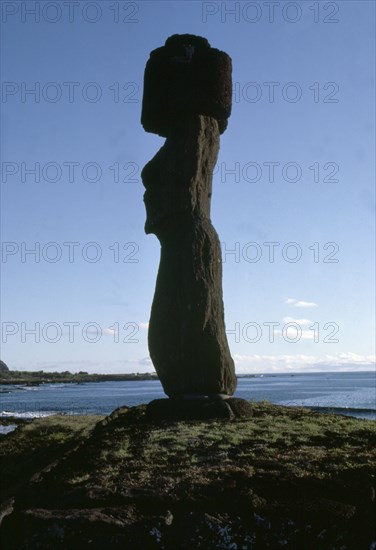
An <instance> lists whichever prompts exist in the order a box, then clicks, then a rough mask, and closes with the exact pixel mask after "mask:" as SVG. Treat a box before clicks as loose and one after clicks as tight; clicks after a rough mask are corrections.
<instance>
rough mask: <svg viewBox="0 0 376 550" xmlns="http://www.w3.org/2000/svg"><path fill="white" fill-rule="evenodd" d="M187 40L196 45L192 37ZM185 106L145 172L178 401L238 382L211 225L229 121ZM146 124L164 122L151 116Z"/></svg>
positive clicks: (153, 338)
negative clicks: (223, 126) (221, 140)
mask: <svg viewBox="0 0 376 550" xmlns="http://www.w3.org/2000/svg"><path fill="white" fill-rule="evenodd" d="M183 36H184V37H186V36H188V37H189V41H190V43H191V42H192V41H193V40H192V37H191V35H183ZM172 38H174V40H175V41H176V40H177V39H176V38H175V37H172ZM193 38H194V37H193ZM169 40H170V39H169ZM199 40H201V41H203V42H202V43H203V46H202V49H203V50H205V49H209V51H210V48H209V47H208V46H206V45H205V44H206V41H205V39H199ZM168 42H169V41H167V43H166V44H168ZM199 43H200V44H201V42H199ZM200 47H201V46H200ZM162 50H163V48H162ZM156 51H157V52H158V51H159V50H156ZM217 51H218V50H215V52H217ZM175 53H176V52H175ZM220 53H221V52H220ZM194 55H198V54H194ZM224 55H226V54H224ZM160 57H162V58H163V56H162V55H160ZM204 57H205V56H204ZM208 58H210V56H207V55H206V57H205V59H208ZM158 59H159V57H158ZM152 60H153V55H152V56H151V60H150V61H149V63H148V67H147V69H146V73H151V72H152V69H153V65H152ZM208 71H209V72H210V67H208ZM174 74H175V73H174V72H172V73H171V79H172V80H173V78H174ZM230 81H231V73H230ZM167 84H168V82H167V83H166V82H165V83H164V86H165V88H166V89H167V88H168V86H167ZM150 86H151V84H150V80H147V79H146V78H145V91H144V103H143V106H145V104H146V103H147V101H148V100H147V101H145V97H151V95H152V92H153V89H148V87H150ZM230 87H231V86H230ZM188 99H189V97H188ZM208 99H210V95H208ZM178 104H179V101H178V99H177V101H176V103H175V107H174V109H176V116H175V117H174V118H173V122H171V121H170V122H169V121H166V124H167V126H166V128H167V127H168V131H166V134H167V139H166V142H165V144H164V145H163V147H162V148H161V149H160V150H159V151H158V152H157V154H156V155H155V157H154V158H153V159H152V160H151V161H150V162H149V163H148V164H146V166H145V167H144V169H143V171H142V180H143V183H144V185H145V188H146V192H145V195H144V201H145V206H146V213H147V219H146V224H145V231H146V233H154V234H155V235H156V236H157V237H158V239H159V241H160V243H161V260H160V266H159V271H158V277H157V283H156V289H155V295H154V300H153V305H152V310H151V317H150V324H149V334H148V341H149V351H150V357H151V359H152V362H153V364H154V366H155V369H156V371H157V373H158V376H159V378H160V380H161V383H162V385H163V387H164V390H165V392H166V393H167V395H169V396H170V397H192V396H197V395H218V394H225V395H232V393H233V392H234V391H235V388H236V376H235V369H234V362H233V359H232V358H231V355H230V350H229V347H228V343H227V337H226V332H225V324H224V309H223V300H222V262H221V249H220V243H219V239H218V235H217V233H216V231H215V229H214V227H213V226H212V224H211V221H210V200H211V193H212V174H213V168H214V166H215V163H216V160H217V156H218V150H219V136H220V128H219V124H220V123H221V120H222V119H221V120H220V121H218V120H217V118H215V116H204V114H203V113H202V112H200V109H199V112H197V111H195V109H193V111H192V112H189V110H183V111H180V110H179V108H178V107H177V105H178ZM230 106H231V104H230ZM195 108H196V106H195ZM143 120H144V121H145V120H148V121H150V120H153V121H155V120H157V119H156V118H153V117H151V118H150V112H149V113H148V115H147V116H146V115H145V114H144V112H143ZM222 123H223V120H222ZM146 125H147V124H146V123H145V124H144V126H145V127H146ZM158 128H159V133H161V130H160V126H158ZM151 131H155V130H151ZM162 131H163V132H164V129H163V130H162Z"/></svg>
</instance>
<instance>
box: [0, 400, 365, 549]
mask: <svg viewBox="0 0 376 550" xmlns="http://www.w3.org/2000/svg"><path fill="white" fill-rule="evenodd" d="M252 409H253V410H252V417H251V418H248V419H241V418H237V419H234V420H232V421H228V420H206V421H180V422H167V421H158V422H157V421H155V422H153V421H151V420H150V419H149V418H148V417H147V415H146V407H145V406H138V407H134V408H131V409H127V408H123V409H118V410H116V411H114V413H112V415H110V416H109V417H107V418H104V419H99V418H95V417H49V418H45V419H40V420H37V421H34V422H33V423H32V424H30V425H27V426H23V427H20V428H18V429H17V430H16V432H14V433H13V434H9V435H7V436H4V437H3V438H2V440H1V447H2V450H1V461H2V462H1V466H2V471H3V472H5V475H6V477H7V479H6V481H7V483H6V484H7V489H6V491H5V493H3V501H5V504H4V506H5V508H4V509H5V513H6V514H7V515H6V517H5V519H4V521H3V524H2V529H1V533H2V540H3V542H4V544H5V546H4V547H5V548H33V549H34V548H49V547H54V548H76V547H80V548H86V546H87V547H88V548H120V547H121V548H130V549H132V550H133V549H135V548H171V549H172V548H174V549H177V548H179V549H180V548H189V549H192V548H205V549H207V548H226V549H232V550H235V549H238V548H239V549H243V548H244V549H248V548H249V549H264V548H273V549H274V548H294V549H295V548H296V549H299V550H302V549H303V548H304V549H307V550H309V549H315V550H317V549H329V548H330V549H338V550H339V549H341V550H345V549H352V548H354V550H355V549H356V550H361V549H362V548H364V549H366V548H367V550H369V548H370V545H371V543H372V541H373V540H374V539H375V534H374V532H373V523H372V519H373V518H372V512H373V505H374V498H375V496H374V485H373V483H374V471H373V468H374V464H375V459H376V445H375V443H376V423H375V422H373V421H367V420H358V419H354V418H350V417H341V416H335V415H324V414H319V413H314V412H311V411H307V410H304V409H296V408H289V407H280V406H274V405H270V404H268V403H253V404H252Z"/></svg>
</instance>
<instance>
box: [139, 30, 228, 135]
mask: <svg viewBox="0 0 376 550" xmlns="http://www.w3.org/2000/svg"><path fill="white" fill-rule="evenodd" d="M231 72H232V63H231V58H230V57H229V56H228V55H227V54H226V53H225V52H221V51H220V50H217V49H215V48H211V47H210V44H209V42H208V41H207V40H206V38H202V37H201V36H195V35H192V34H181V35H178V34H174V35H173V36H170V38H168V39H167V40H166V44H165V46H163V47H162V48H157V49H156V50H154V51H152V52H151V54H150V59H149V61H148V62H147V64H146V69H145V76H144V95H143V100H142V115H141V122H142V125H143V127H144V129H145V130H146V131H147V132H153V133H155V134H159V135H161V136H164V137H166V136H167V135H168V134H169V131H170V129H171V127H172V126H174V124H175V122H177V121H179V120H180V118H181V117H184V116H187V115H192V114H201V115H207V116H210V117H213V118H215V119H216V120H217V121H218V124H219V130H220V132H221V133H222V132H224V130H225V129H226V127H227V119H228V117H229V116H230V114H231V101H232V78H231Z"/></svg>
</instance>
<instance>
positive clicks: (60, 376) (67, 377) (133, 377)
mask: <svg viewBox="0 0 376 550" xmlns="http://www.w3.org/2000/svg"><path fill="white" fill-rule="evenodd" d="M140 380H141V381H142V380H158V376H157V374H156V373H153V372H146V373H130V374H89V373H87V372H83V371H81V372H77V373H71V372H68V371H65V372H44V371H35V372H29V371H11V370H10V371H8V372H7V373H4V372H2V373H1V375H0V384H3V385H14V384H21V385H26V386H39V385H40V384H85V383H88V382H132V381H140Z"/></svg>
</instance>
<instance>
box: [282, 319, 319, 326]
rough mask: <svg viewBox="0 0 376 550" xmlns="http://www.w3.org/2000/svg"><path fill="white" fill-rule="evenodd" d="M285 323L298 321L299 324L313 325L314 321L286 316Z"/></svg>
mask: <svg viewBox="0 0 376 550" xmlns="http://www.w3.org/2000/svg"><path fill="white" fill-rule="evenodd" d="M282 321H283V322H284V323H296V324H297V325H299V326H301V327H303V326H307V325H312V323H313V321H310V320H309V319H294V318H293V317H284V318H283V319H282Z"/></svg>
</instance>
